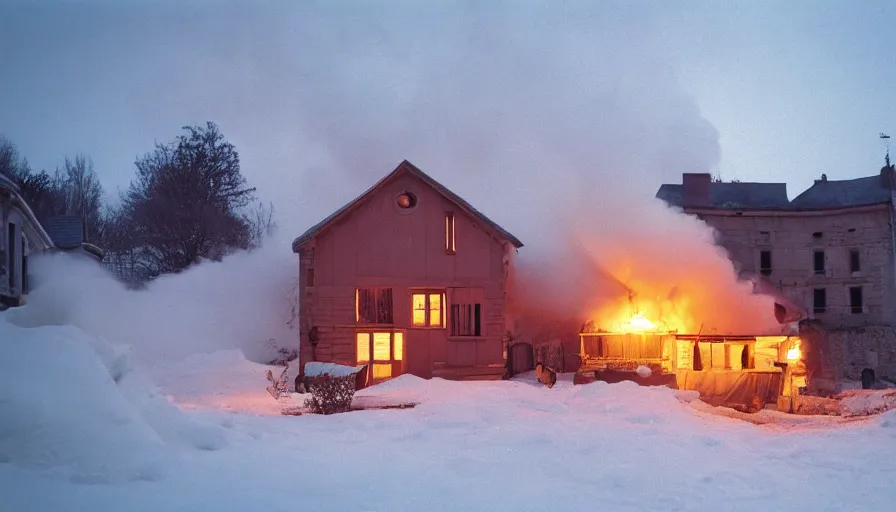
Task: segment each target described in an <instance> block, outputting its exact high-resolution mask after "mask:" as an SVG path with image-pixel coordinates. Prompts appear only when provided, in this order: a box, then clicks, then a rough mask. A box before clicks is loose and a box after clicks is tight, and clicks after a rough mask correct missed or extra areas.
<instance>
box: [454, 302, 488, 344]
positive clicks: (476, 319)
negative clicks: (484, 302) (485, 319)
mask: <svg viewBox="0 0 896 512" xmlns="http://www.w3.org/2000/svg"><path fill="white" fill-rule="evenodd" d="M481 317H482V306H481V305H480V304H452V305H451V336H482V318H481Z"/></svg>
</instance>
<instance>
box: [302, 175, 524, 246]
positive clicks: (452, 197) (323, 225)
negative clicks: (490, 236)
mask: <svg viewBox="0 0 896 512" xmlns="http://www.w3.org/2000/svg"><path fill="white" fill-rule="evenodd" d="M404 174H409V175H411V176H414V177H416V178H418V179H420V180H421V181H423V182H424V183H426V184H427V185H429V186H430V187H432V188H433V189H435V191H436V192H438V193H439V194H441V195H442V196H444V197H445V198H446V199H448V200H449V201H451V202H452V203H454V204H456V205H457V206H458V207H459V208H460V209H461V210H463V211H465V212H467V213H468V214H470V215H472V216H473V217H475V218H476V219H479V220H480V221H481V222H483V223H484V224H486V225H488V226H489V227H490V228H492V229H493V230H495V231H496V232H497V233H498V234H499V235H501V236H502V237H504V238H505V239H506V240H507V241H509V242H510V243H512V244H513V245H514V246H515V247H517V248H520V247H522V246H523V243H522V242H520V241H519V239H517V238H516V237H515V236H513V235H511V234H510V233H509V232H507V231H505V230H504V228H502V227H501V226H499V225H498V224H496V223H495V222H493V221H492V220H491V219H489V218H488V217H486V216H485V215H483V214H482V213H481V212H480V211H479V210H477V209H476V208H473V206H472V205H470V203H468V202H466V201H464V199H463V198H462V197H460V196H459V195H457V194H455V193H454V192H452V191H450V190H448V189H447V188H446V187H445V186H444V185H442V184H441V183H439V182H438V181H436V180H434V179H432V178H431V177H430V176H429V175H427V174H426V173H425V172H423V171H421V170H420V169H418V168H417V167H416V166H415V165H414V164H412V163H410V162H408V161H407V160H404V161H402V162H401V163H400V164H398V167H396V168H395V170H394V171H392V172H390V173H389V174H387V175H386V176H385V177H384V178H383V179H381V180H380V181H378V182H376V184H374V185H373V186H372V187H370V188H369V189H367V191H366V192H364V193H363V194H361V195H360V196H358V197H356V198H355V199H353V200H352V201H350V202H349V203H348V204H346V205H345V206H343V207H342V208H340V209H338V210H336V211H335V212H333V214H331V215H330V216H328V217H327V218H325V219H324V220H322V221H320V222H318V223H317V224H315V225H314V226H312V227H311V228H309V229H308V231H305V232H304V233H302V235H301V236H299V237H298V238H296V239H295V240H293V242H292V250H293V252H299V247H301V246H302V245H303V244H304V243H305V242H307V241H308V240H310V239H312V238H314V237H315V236H317V235H318V234H320V233H321V232H322V231H324V230H325V229H327V228H328V227H329V226H330V225H331V224H333V223H334V222H336V221H338V220H340V219H342V218H344V217H345V216H346V215H348V214H349V213H350V212H351V211H352V210H353V209H354V208H355V207H356V206H357V205H359V204H360V203H361V202H363V201H364V200H365V199H367V198H368V197H370V196H371V195H373V194H374V192H376V191H377V190H379V188H380V187H382V186H384V185H386V184H387V183H390V182H392V181H394V180H395V179H396V178H398V177H399V176H402V175H404Z"/></svg>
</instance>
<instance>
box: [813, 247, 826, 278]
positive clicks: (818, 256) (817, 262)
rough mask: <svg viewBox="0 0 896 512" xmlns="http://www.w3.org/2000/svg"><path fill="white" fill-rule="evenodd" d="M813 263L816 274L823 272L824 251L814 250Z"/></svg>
mask: <svg viewBox="0 0 896 512" xmlns="http://www.w3.org/2000/svg"><path fill="white" fill-rule="evenodd" d="M813 264H814V267H815V273H816V274H824V272H825V269H824V251H815V253H814V258H813Z"/></svg>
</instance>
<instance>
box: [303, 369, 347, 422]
mask: <svg viewBox="0 0 896 512" xmlns="http://www.w3.org/2000/svg"><path fill="white" fill-rule="evenodd" d="M306 382H307V383H308V388H309V391H310V392H311V397H310V398H307V399H305V406H306V407H308V409H310V410H311V412H313V413H315V414H334V413H338V412H348V411H350V410H351V408H352V399H353V398H354V396H355V374H354V373H351V374H348V375H343V376H339V377H334V376H331V375H330V374H329V373H324V374H323V375H319V376H316V377H308V378H307V379H306Z"/></svg>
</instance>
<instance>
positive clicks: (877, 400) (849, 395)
mask: <svg viewBox="0 0 896 512" xmlns="http://www.w3.org/2000/svg"><path fill="white" fill-rule="evenodd" d="M837 398H838V399H839V400H840V413H841V414H842V415H843V416H868V415H871V414H878V413H881V412H885V411H889V410H891V409H896V391H893V390H892V389H890V390H849V391H844V392H843V393H841V394H839V395H838V396H837Z"/></svg>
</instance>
